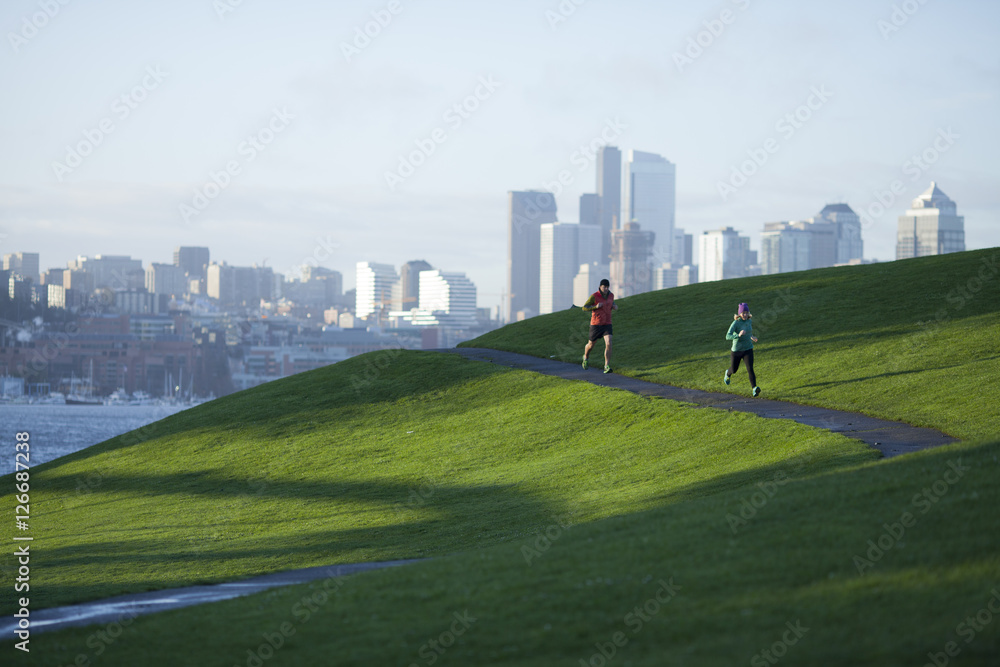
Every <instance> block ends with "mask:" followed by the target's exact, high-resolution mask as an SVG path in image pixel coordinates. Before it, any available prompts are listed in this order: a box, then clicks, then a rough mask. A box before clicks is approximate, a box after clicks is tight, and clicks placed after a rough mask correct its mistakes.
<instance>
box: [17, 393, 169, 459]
mask: <svg viewBox="0 0 1000 667" xmlns="http://www.w3.org/2000/svg"><path fill="white" fill-rule="evenodd" d="M181 409H182V408H181V407H179V406H167V405H143V406H128V405H94V406H91V405H0V475H6V474H8V473H11V472H14V434H15V433H17V432H19V431H27V432H28V433H30V434H31V437H30V440H29V443H30V444H31V450H30V453H31V461H30V465H31V467H32V468H34V467H35V466H38V465H40V464H42V463H46V462H48V461H52V460H54V459H57V458H59V457H60V456H66V455H67V454H72V453H73V452H76V451H79V450H81V449H84V448H86V447H90V446H91V445H96V444H97V443H99V442H104V441H105V440H107V439H108V438H113V437H114V436H116V435H120V434H122V433H127V432H128V431H131V430H133V429H137V428H139V427H140V426H145V425H146V424H149V423H151V422H155V421H158V420H160V419H163V418H164V417H167V416H168V415H172V414H174V413H175V412H179V411H180V410H181Z"/></svg>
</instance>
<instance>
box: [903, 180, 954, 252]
mask: <svg viewBox="0 0 1000 667" xmlns="http://www.w3.org/2000/svg"><path fill="white" fill-rule="evenodd" d="M964 250H965V217H964V216H961V215H957V212H956V206H955V202H953V201H952V200H951V199H950V198H949V197H948V195H946V194H945V193H943V192H941V190H940V188H938V186H937V183H935V182H934V181H931V187H929V188H927V191H926V192H924V193H923V194H922V195H920V196H919V197H917V198H916V199H914V200H913V203H912V204H910V209H909V210H908V211H907V212H906V215H901V216H899V229H898V232H897V236H896V259H909V258H910V257H924V256H926V255H944V254H945V253H949V252H963V251H964Z"/></svg>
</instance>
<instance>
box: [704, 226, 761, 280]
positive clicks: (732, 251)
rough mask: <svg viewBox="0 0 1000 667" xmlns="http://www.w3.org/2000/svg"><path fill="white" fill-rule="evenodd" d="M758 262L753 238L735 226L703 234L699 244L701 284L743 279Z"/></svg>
mask: <svg viewBox="0 0 1000 667" xmlns="http://www.w3.org/2000/svg"><path fill="white" fill-rule="evenodd" d="M756 262H757V253H756V252H754V251H752V250H750V239H749V238H748V237H746V236H740V235H739V233H738V232H737V231H736V230H735V229H733V228H732V227H724V228H722V229H715V230H712V231H708V232H704V233H702V235H701V237H700V238H699V243H698V282H702V283H707V282H711V281H713V280H727V279H729V278H741V277H743V276H745V275H746V274H747V267H749V266H750V265H752V264H756Z"/></svg>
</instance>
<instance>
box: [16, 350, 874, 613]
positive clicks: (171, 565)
mask: <svg viewBox="0 0 1000 667" xmlns="http://www.w3.org/2000/svg"><path fill="white" fill-rule="evenodd" d="M380 367H382V370H379V368H380ZM366 379H370V380H371V381H370V382H369V383H368V384H367V385H366V386H365V387H363V390H361V391H356V390H355V388H356V387H357V383H358V382H365V381H366ZM541 414H544V419H542V418H540V415H541ZM737 452H738V455H734V454H736V453H737ZM806 456H808V457H811V463H810V467H811V468H819V469H823V468H824V467H829V466H835V465H843V464H844V463H845V462H857V461H862V460H867V459H871V458H874V457H876V456H877V453H875V452H873V451H871V450H868V449H867V448H866V447H865V446H864V445H862V444H860V443H858V442H856V441H852V440H848V439H846V438H844V437H842V436H838V435H834V434H831V433H827V432H823V431H820V430H816V429H812V428H809V427H805V426H801V425H797V424H793V423H786V422H780V421H774V420H763V419H759V418H755V417H752V416H749V415H728V414H726V413H723V412H719V411H711V410H704V409H698V408H694V407H685V406H683V405H680V404H677V403H674V402H669V401H663V400H659V399H650V398H643V397H639V396H635V395H633V394H630V393H628V392H622V391H611V390H607V389H602V388H599V387H593V386H590V385H585V384H581V383H566V382H563V381H561V380H558V379H555V378H547V377H544V376H539V375H537V374H534V373H528V372H524V371H511V370H508V369H503V368H500V367H496V366H492V365H490V364H483V363H478V362H471V361H466V360H464V359H462V358H460V357H457V356H452V355H441V354H436V353H421V352H404V353H399V352H384V353H380V354H373V355H365V356H364V357H358V358H355V359H352V360H349V361H346V362H343V363H340V364H336V365H334V366H329V367H327V368H324V369H320V370H317V371H313V372H310V373H304V374H300V375H297V376H294V377H292V378H289V379H286V380H282V381H278V382H274V383H270V384H267V385H264V386H261V387H259V388H257V389H254V390H251V391H246V392H240V393H239V394H234V395H232V396H229V397H226V398H224V399H221V400H218V401H213V402H212V403H210V404H206V405H204V406H201V407H199V408H195V409H193V410H189V411H186V412H183V413H180V414H177V415H174V416H172V417H169V418H167V419H165V420H163V421H161V422H158V423H157V424H156V425H153V426H151V427H147V429H146V431H145V432H143V433H141V434H139V437H136V436H133V435H128V434H126V435H124V436H121V437H118V438H114V439H112V440H109V441H107V442H105V443H103V444H101V445H98V446H95V447H91V448H88V449H86V450H83V451H81V452H79V453H77V454H74V455H72V456H69V457H66V458H63V459H59V460H58V461H55V462H52V463H50V464H46V465H42V466H39V467H38V468H37V469H35V470H33V471H32V474H31V484H32V486H31V507H32V512H31V526H32V535H33V536H34V537H35V542H34V544H35V545H36V547H35V549H36V553H35V555H34V556H33V558H32V566H33V575H32V582H31V593H32V596H31V597H32V605H33V606H34V608H36V609H40V608H42V607H47V606H53V605H59V604H65V603H70V602H76V601H81V600H89V599H98V598H103V597H107V596H111V595H115V594H118V593H124V592H133V591H142V590H150V589H159V588H169V587H174V586H180V585H185V584H193V583H207V582H218V581H225V580H230V579H234V578H239V577H246V576H250V575H254V574H261V573H267V572H273V571H277V570H285V569H290V568H295V567H306V566H313V565H324V564H330V563H353V562H365V561H379V560H392V559H397V558H416V557H425V556H441V555H444V554H450V553H455V552H460V551H466V550H469V549H474V548H478V547H483V546H487V545H491V544H499V543H503V542H510V541H512V540H515V539H518V538H519V537H521V536H523V535H524V534H525V532H526V531H528V530H529V529H531V528H532V527H534V526H536V525H538V524H540V523H544V522H548V521H550V520H551V517H552V516H555V515H560V516H563V515H569V516H570V517H571V519H570V520H571V521H573V522H574V523H579V522H587V521H593V520H597V519H602V518H606V517H610V516H614V515H618V514H623V513H627V512H632V511H636V510H640V509H645V508H651V507H654V506H657V505H658V504H660V503H662V502H664V499H666V498H670V497H686V496H688V495H692V494H695V495H698V494H701V495H704V494H708V493H714V492H717V491H718V490H720V489H726V488H731V487H733V486H738V485H742V484H746V483H748V482H750V481H753V480H755V479H757V477H758V476H759V475H760V470H761V469H762V468H764V467H767V466H770V465H776V464H782V465H786V466H788V465H793V463H794V462H795V461H796V460H797V457H806ZM5 483H6V482H5ZM610 488H614V489H615V493H608V490H609V489H610ZM11 512H13V508H12V507H11ZM11 531H12V527H8V529H7V531H6V532H7V533H8V534H9V533H10V532H11ZM0 590H2V593H0V596H3V599H4V603H5V604H10V600H11V597H12V595H13V591H12V589H11V588H6V587H5V588H4V589H0Z"/></svg>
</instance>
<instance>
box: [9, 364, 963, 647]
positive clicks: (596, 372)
mask: <svg viewBox="0 0 1000 667" xmlns="http://www.w3.org/2000/svg"><path fill="white" fill-rule="evenodd" d="M434 351H435V352H440V353H445V354H458V355H461V356H462V357H465V358H466V359H471V360H474V361H483V362H488V363H494V364H499V365H501V366H507V367H509V368H518V369H522V370H527V371H533V372H535V373H541V374H543V375H551V376H554V377H559V378H563V379H566V380H581V381H584V382H590V383H591V384H595V385H599V386H602V387H611V388H612V389H623V390H625V391H631V392H633V393H636V394H640V395H642V396H659V397H661V398H668V399H671V400H674V401H683V402H685V403H692V404H694V405H697V406H700V407H707V408H715V409H718V410H735V411H738V412H749V413H751V414H755V415H757V416H759V417H764V418H766V419H790V420H792V421H795V422H798V423H800V424H806V425H807V426H815V427H817V428H825V429H827V430H829V431H833V432H834V433H841V434H843V435H845V436H847V437H849V438H854V439H856V440H861V441H862V442H865V443H867V444H868V445H870V446H872V447H874V448H875V449H877V450H879V451H880V452H882V454H883V455H884V456H886V457H891V456H898V455H900V454H907V453H909V452H915V451H918V450H921V449H927V448H929V447H937V446H940V445H946V444H948V443H951V442H956V439H955V438H952V437H951V436H949V435H945V434H944V433H941V432H940V431H936V430H934V429H930V428H920V427H917V426H910V425H909V424H904V423H902V422H893V421H886V420H884V419H876V418H875V417H869V416H867V415H862V414H859V413H856V412H844V411H842V410H831V409H828V408H818V407H813V406H808V405H798V404H796V403H787V402H785V401H773V400H770V399H762V398H750V397H749V396H740V395H737V394H728V393H718V392H711V391H701V390H699V389H685V388H682V387H674V386H671V385H666V384H657V383H655V382H647V381H645V380H638V379H636V378H630V377H626V376H624V375H617V374H614V373H610V374H608V375H605V374H604V373H603V372H602V371H601V368H600V365H599V364H598V368H591V369H589V370H583V369H582V368H581V367H580V365H579V364H570V363H566V362H563V361H555V360H553V359H541V358H539V357H532V356H529V355H526V354H517V353H515V352H503V351H500V350H490V349H484V348H471V347H463V348H450V349H439V350H434ZM413 562H416V561H415V560H398V561H388V562H383V563H358V564H354V565H331V566H321V567H309V568H304V569H299V570H288V571H285V572H277V573H274V574H268V575H264V576H260V577H254V578H252V579H243V580H241V581H234V582H230V583H225V584H216V585H211V586H189V587H187V588H175V589H169V590H162V591H152V592H149V593H136V594H132V595H121V596H118V597H114V598H109V599H106V600H97V601H94V602H85V603H82V604H77V605H70V606H66V607H53V608H50V609H43V610H40V611H37V612H32V614H31V632H32V634H34V633H38V632H44V631H46V630H55V629H61V628H65V627H70V626H74V625H94V624H100V623H105V624H110V623H119V622H121V621H122V620H123V619H131V618H133V617H135V616H138V615H141V614H149V613H152V612H157V611H166V610H168V609H179V608H181V607H188V606H191V605H196V604H202V603H204V602H217V601H220V600H228V599H230V598H234V597H239V596H242V595H251V594H253V593H258V592H260V591H264V590H267V589H269V588H274V587H276V586H287V585H290V584H300V583H304V582H308V581H315V580H317V579H329V578H331V577H339V576H343V575H346V574H353V573H355V572H363V571H365V570H375V569H380V568H384V567H393V566H397V565H405V564H407V563H413ZM11 619H12V617H11ZM13 620H15V622H13V623H12V622H11V620H10V619H5V620H3V621H0V637H2V638H11V637H14V630H15V629H16V627H17V624H16V619H13Z"/></svg>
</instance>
